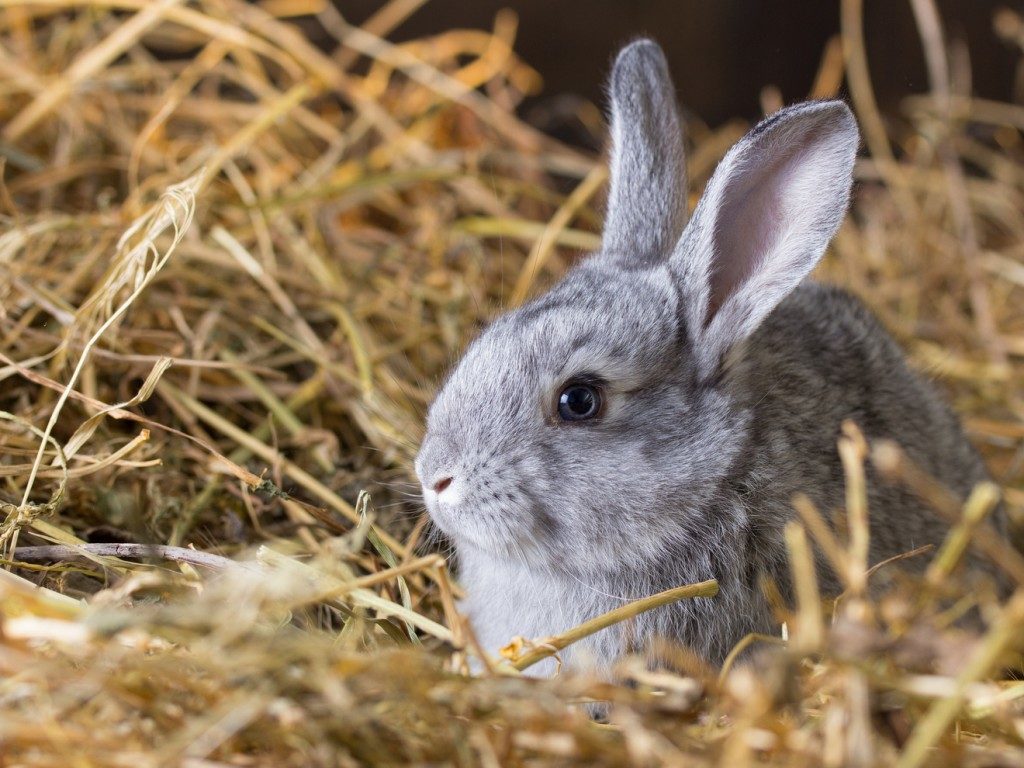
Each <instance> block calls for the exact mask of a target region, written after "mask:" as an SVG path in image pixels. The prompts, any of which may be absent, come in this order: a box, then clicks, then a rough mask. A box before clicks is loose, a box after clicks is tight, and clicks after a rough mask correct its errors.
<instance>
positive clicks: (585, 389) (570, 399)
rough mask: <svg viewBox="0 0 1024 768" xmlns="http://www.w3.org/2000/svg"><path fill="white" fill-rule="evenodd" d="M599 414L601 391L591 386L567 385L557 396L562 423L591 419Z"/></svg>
mask: <svg viewBox="0 0 1024 768" xmlns="http://www.w3.org/2000/svg"><path fill="white" fill-rule="evenodd" d="M600 412H601V390H600V389H598V388H597V387H595V386H594V385H592V384H569V385H568V386H567V387H566V388H565V389H563V390H562V394H560V395H559V396H558V415H559V416H560V417H561V418H562V420H563V421H583V420H585V419H592V418H594V417H595V416H597V414H599V413H600Z"/></svg>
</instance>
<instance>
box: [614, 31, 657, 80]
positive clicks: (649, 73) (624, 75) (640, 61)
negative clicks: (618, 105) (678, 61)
mask: <svg viewBox="0 0 1024 768" xmlns="http://www.w3.org/2000/svg"><path fill="white" fill-rule="evenodd" d="M652 78H653V79H656V80H657V81H661V82H665V81H667V79H668V62H667V61H666V60H665V53H664V51H662V49H661V46H660V45H658V44H657V43H656V42H654V41H653V40H651V39H650V38H647V37H642V38H639V39H637V40H634V41H633V42H632V43H630V44H629V45H627V46H625V47H624V48H623V49H622V50H620V51H619V53H618V55H617V56H616V57H615V64H614V65H613V66H612V76H611V87H612V90H613V91H615V90H618V89H619V88H622V87H628V85H629V84H631V83H634V82H636V81H638V80H650V79H652Z"/></svg>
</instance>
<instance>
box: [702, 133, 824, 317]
mask: <svg viewBox="0 0 1024 768" xmlns="http://www.w3.org/2000/svg"><path fill="white" fill-rule="evenodd" d="M806 160H807V158H806V157H802V156H801V153H800V152H798V151H794V150H792V149H785V150H781V151H780V152H779V153H778V156H777V157H776V158H775V159H774V160H772V161H771V162H767V163H765V162H764V161H763V160H762V163H761V165H759V166H758V167H757V168H747V169H742V168H741V169H737V170H738V172H737V173H736V174H735V175H734V177H733V178H732V179H730V180H729V181H728V182H727V184H726V185H725V189H723V191H722V203H721V207H720V208H719V210H718V215H717V216H716V218H715V233H714V245H715V255H714V261H713V264H714V269H713V272H712V275H711V295H710V297H709V302H708V314H707V317H706V318H705V324H707V323H710V322H711V318H713V317H714V316H715V315H716V314H717V312H718V310H719V309H721V307H722V305H723V304H724V303H725V302H726V300H727V299H728V298H729V297H730V296H732V295H733V294H735V293H736V291H738V290H739V289H740V287H741V286H742V285H743V284H744V283H746V282H747V280H748V279H750V277H751V276H752V275H753V274H754V273H755V272H757V271H758V270H759V269H760V268H761V267H762V266H763V262H764V260H765V258H766V257H767V256H768V255H769V254H770V253H771V252H772V251H774V250H775V249H777V248H778V247H779V245H780V244H781V243H782V242H784V241H785V239H786V235H787V232H788V231H789V230H790V228H791V227H792V225H793V220H794V219H799V218H800V215H801V214H800V212H799V211H797V210H793V206H794V205H795V204H800V203H801V198H802V195H799V194H794V191H796V190H799V189H800V187H801V186H803V185H801V180H800V178H799V177H800V175H801V174H800V169H801V166H802V164H803V163H805V162H806ZM807 202H809V201H807Z"/></svg>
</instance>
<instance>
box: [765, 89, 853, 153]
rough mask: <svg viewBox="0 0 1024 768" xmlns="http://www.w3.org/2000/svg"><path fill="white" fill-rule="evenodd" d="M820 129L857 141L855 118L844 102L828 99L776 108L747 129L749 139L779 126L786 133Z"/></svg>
mask: <svg viewBox="0 0 1024 768" xmlns="http://www.w3.org/2000/svg"><path fill="white" fill-rule="evenodd" d="M801 125H802V126H809V125H814V126H820V127H822V128H824V129H825V130H826V131H827V132H828V133H841V134H844V135H846V136H847V137H848V138H850V140H851V141H853V142H854V143H855V144H856V143H858V142H859V140H860V130H859V129H858V127H857V118H855V117H854V115H853V111H852V110H851V109H850V107H849V105H847V103H846V102H845V101H841V100H840V99H828V100H823V101H804V102H801V103H798V104H793V105H790V106H788V107H784V108H782V109H780V110H779V111H778V112H776V113H775V114H773V115H769V116H768V117H766V118H765V119H764V120H762V121H761V122H760V123H758V124H757V125H756V126H754V128H753V129H752V130H751V135H752V136H755V137H756V136H759V135H761V134H765V133H767V132H768V131H769V130H770V129H772V128H776V127H783V130H790V129H791V126H801Z"/></svg>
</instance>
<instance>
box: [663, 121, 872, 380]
mask: <svg viewBox="0 0 1024 768" xmlns="http://www.w3.org/2000/svg"><path fill="white" fill-rule="evenodd" d="M858 143H859V136H858V133H857V123H856V121H855V120H854V118H853V114H852V113H851V112H850V109H849V108H848V107H847V106H846V105H845V104H844V103H843V102H841V101H824V102H807V103H805V104H797V105H796V106H793V107H789V108H787V109H783V110H782V111H780V112H777V113H776V114H774V115H772V116H771V117H769V118H767V119H765V120H763V121H762V122H761V123H760V124H759V125H757V126H756V127H755V128H754V129H753V130H751V131H750V133H748V134H747V135H746V136H745V137H744V138H743V139H741V140H740V141H739V142H738V143H737V144H736V145H735V146H734V147H733V148H732V149H731V150H729V152H728V154H726V156H725V158H724V159H723V160H722V162H721V163H720V164H719V166H718V168H717V169H716V170H715V173H714V175H713V176H712V178H711V181H710V182H709V183H708V186H707V189H706V190H705V192H704V196H703V197H702V198H701V201H700V203H699V204H698V206H697V210H696V211H695V212H694V215H693V219H692V220H691V221H690V224H689V225H688V226H687V228H686V231H685V232H684V233H683V236H682V237H681V238H680V240H679V243H678V245H677V246H676V248H675V251H674V252H673V254H672V256H671V259H670V262H669V264H670V268H671V271H672V273H673V275H674V277H675V279H676V280H677V281H678V285H679V288H680V290H681V292H682V295H683V301H684V305H683V306H684V312H685V317H686V321H687V325H688V332H689V334H690V337H691V340H692V341H693V343H694V348H695V351H696V354H697V357H698V361H699V364H700V367H701V370H702V373H703V374H704V375H706V376H713V375H714V374H715V373H716V371H718V370H719V369H720V367H721V364H722V361H723V358H724V356H725V355H726V353H728V351H729V350H730V349H731V348H732V346H733V345H734V344H736V343H737V342H740V341H742V340H744V339H746V338H747V337H749V336H750V335H751V334H752V333H753V332H754V331H755V330H756V329H757V327H758V326H759V325H760V324H761V321H762V320H764V318H765V317H766V316H767V315H768V313H769V312H771V311H772V310H773V309H774V308H775V307H776V306H777V305H778V304H779V302H781V301H782V300H783V299H784V298H785V297H786V296H787V295H788V294H789V293H790V291H792V290H793V289H794V288H796V286H797V285H798V284H799V283H800V281H801V280H803V279H804V277H806V276H807V274H808V273H809V272H810V271H811V270H812V269H813V268H814V266H815V265H816V264H817V263H818V261H819V259H821V256H822V254H823V253H824V252H825V248H826V246H827V245H828V243H829V241H830V240H831V239H832V237H833V235H835V233H836V230H837V229H838V228H839V225H840V223H841V222H842V220H843V215H844V214H845V212H846V206H847V203H848V202H849V199H850V187H851V184H852V182H853V162H854V158H855V156H856V154H857V145H858Z"/></svg>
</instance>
